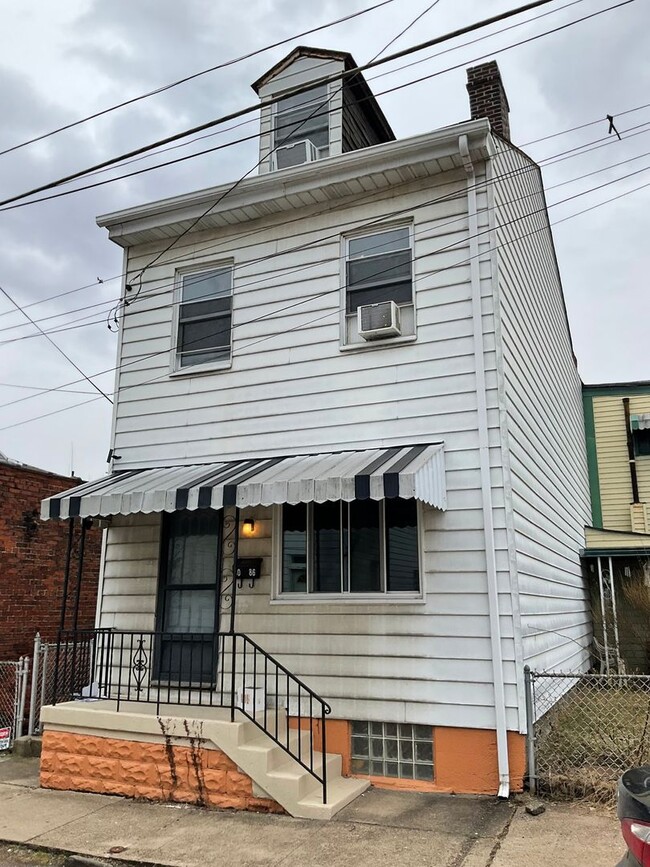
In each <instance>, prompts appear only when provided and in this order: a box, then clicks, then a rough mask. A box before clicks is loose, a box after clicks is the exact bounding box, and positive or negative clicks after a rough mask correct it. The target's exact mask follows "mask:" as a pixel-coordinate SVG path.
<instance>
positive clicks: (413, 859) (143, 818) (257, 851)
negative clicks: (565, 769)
mask: <svg viewBox="0 0 650 867" xmlns="http://www.w3.org/2000/svg"><path fill="white" fill-rule="evenodd" d="M37 774H38V761H37V760H34V759H13V758H11V759H0V840H2V841H6V842H11V843H23V844H29V845H30V846H37V847H43V848H46V849H52V850H57V851H64V852H75V853H81V854H83V855H88V856H92V857H95V858H111V859H114V860H115V861H117V862H119V861H120V860H125V861H129V862H144V863H146V864H156V865H165V867H205V865H206V864H219V865H231V864H232V865H237V867H272V865H282V867H306V865H310V867H343V865H345V867H349V865H359V867H360V865H364V864H370V863H384V864H386V865H390V867H399V865H407V864H408V865H409V867H419V865H431V867H514V865H518V867H521V865H524V867H547V865H548V867H551V865H552V867H564V865H566V867H577V865H581V864H589V865H590V867H613V865H615V864H616V863H617V862H618V860H619V859H620V857H621V855H622V852H623V846H622V843H621V838H620V834H619V830H618V822H617V820H616V818H615V817H614V816H613V815H612V814H611V813H608V812H606V811H603V810H593V809H590V808H588V807H584V806H556V805H553V806H550V807H549V808H548V809H547V811H546V813H544V814H543V815H542V816H539V817H531V816H528V815H526V814H525V812H524V810H523V809H522V808H515V807H513V806H512V805H511V804H509V803H504V802H499V801H496V800H495V799H488V798H481V799H479V798H470V797H452V796H443V795H430V794H418V793H414V792H399V793H398V792H389V791H380V790H376V789H375V790H370V791H369V792H368V793H366V794H365V795H362V796H361V797H360V798H358V799H357V800H356V801H355V802H354V803H353V804H351V805H350V806H349V807H347V808H346V809H345V810H343V811H342V812H341V813H340V814H339V815H338V816H337V817H336V818H335V819H333V820H332V821H331V822H316V821H307V820H303V819H292V818H290V817H288V816H267V815H262V814H254V813H231V812H227V811H223V812H220V811H215V810H204V809H200V808H196V807H186V806H178V805H165V804H148V803H143V802H136V801H130V800H127V799H124V798H116V797H110V796H106V795H89V794H80V793H77V792H54V791H47V790H44V789H39V788H38V776H37ZM111 850H112V851H111Z"/></svg>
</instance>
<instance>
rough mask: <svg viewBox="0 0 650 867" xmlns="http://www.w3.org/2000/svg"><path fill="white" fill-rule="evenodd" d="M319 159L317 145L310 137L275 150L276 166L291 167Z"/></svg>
mask: <svg viewBox="0 0 650 867" xmlns="http://www.w3.org/2000/svg"><path fill="white" fill-rule="evenodd" d="M317 159H318V150H317V148H316V145H315V144H314V143H313V142H311V141H310V140H309V139H308V138H305V139H302V140H301V141H294V142H291V144H286V145H282V147H279V148H278V149H277V150H276V152H275V167H276V168H278V169H289V168H291V166H301V165H302V164H303V163H311V162H313V161H314V160H317Z"/></svg>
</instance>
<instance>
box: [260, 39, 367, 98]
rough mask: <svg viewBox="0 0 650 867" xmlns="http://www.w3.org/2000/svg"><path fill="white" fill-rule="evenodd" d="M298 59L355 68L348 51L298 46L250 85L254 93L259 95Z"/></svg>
mask: <svg viewBox="0 0 650 867" xmlns="http://www.w3.org/2000/svg"><path fill="white" fill-rule="evenodd" d="M299 57H313V58H315V59H316V60H340V61H341V62H342V63H344V64H345V68H346V69H354V67H356V63H355V62H354V58H353V57H352V55H351V54H350V53H349V52H348V51H330V50H329V49H328V48H310V47H309V46H308V45H298V46H296V48H294V49H293V50H292V51H290V52H289V53H288V54H287V56H286V57H283V58H282V60H278V62H277V63H276V64H275V66H272V67H271V68H270V69H269V70H268V71H267V72H265V73H264V75H261V76H260V77H259V78H258V79H257V81H254V82H253V83H252V84H251V87H252V88H253V90H254V91H255V93H259V92H260V88H262V87H264V85H265V84H268V83H269V81H271V79H272V78H275V76H276V75H279V74H280V73H281V72H284V70H285V69H286V68H287V67H288V66H291V64H292V63H293V62H294V61H295V60H297V59H298V58H299Z"/></svg>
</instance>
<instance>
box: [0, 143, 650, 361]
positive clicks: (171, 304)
mask: <svg viewBox="0 0 650 867" xmlns="http://www.w3.org/2000/svg"><path fill="white" fill-rule="evenodd" d="M649 156H650V151H648V152H646V153H643V154H637V155H636V156H634V157H629V158H628V159H625V160H621V161H619V162H617V163H612V164H610V165H607V166H603V167H602V168H599V169H595V170H593V171H590V172H586V173H585V174H582V175H578V176H577V177H573V178H569V179H567V180H564V181H560V182H559V183H557V184H552V185H551V186H548V187H545V191H546V192H549V191H550V190H554V189H558V188H560V187H564V186H566V185H567V184H574V183H577V182H578V181H582V180H585V179H586V178H590V177H593V176H594V175H598V174H602V173H603V172H609V171H611V170H612V169H615V168H618V167H619V166H623V165H627V164H628V163H631V162H635V161H636V160H639V159H643V158H644V157H649ZM534 168H536V166H532V167H531V170H532V169H534ZM648 169H650V166H647V167H645V168H643V169H640V170H639V171H640V172H643V171H647V170H648ZM518 171H520V170H518ZM634 174H635V173H632V174H631V175H630V174H628V175H624V176H622V178H621V179H625V178H627V177H632V176H633V175H634ZM503 179H504V176H499V180H503ZM613 180H614V181H616V180H619V179H618V178H615V179H613ZM494 183H495V181H494V180H492V181H489V182H487V183H485V184H483V186H485V187H487V186H488V185H492V184H494ZM465 195H466V192H465V191H464V190H463V191H461V192H460V193H459V194H458V196H457V198H459V199H461V198H464V196H465ZM534 195H537V193H536V192H535V193H531V194H529V196H534ZM529 196H524V197H520V198H519V199H515V200H513V201H514V202H517V201H521V198H524V199H525V198H528V197H529ZM513 201H510V202H509V203H508V204H512V203H513ZM389 218H391V219H392V218H394V215H393V214H391V215H389ZM465 219H466V217H465V215H464V214H463V215H461V216H460V217H457V218H455V219H453V220H450V221H448V222H447V223H443V224H441V226H440V228H446V227H447V226H450V225H453V224H454V223H458V222H462V221H464V220H465ZM414 234H415V236H417V235H418V234H419V233H417V232H416V233H414ZM380 244H381V242H379V245H380ZM369 249H370V250H371V249H372V247H370V248H369ZM275 255H277V254H275ZM282 255H286V251H285V252H284V253H283V254H282ZM327 261H329V259H318V260H316V261H314V262H310V263H309V265H301V266H296V267H287V268H286V269H283V270H284V271H285V273H288V274H290V276H291V277H293V276H294V275H295V274H296V273H299V272H302V271H306V270H309V269H311V268H315V267H317V266H319V265H322V264H324V263H325V262H327ZM251 264H255V260H252V261H250V262H245V263H242V264H241V265H240V266H239V267H240V268H246V267H250V265H251ZM236 269H237V266H236V265H235V266H233V271H234V270H236ZM205 279H209V277H206V278H205ZM196 282H197V283H198V282H200V278H199V280H197V281H196ZM266 282H268V278H267V277H260V278H258V279H255V280H249V281H247V282H246V281H244V282H241V281H240V282H238V284H237V291H238V292H241V291H242V290H246V289H249V288H250V287H251V286H255V285H259V284H264V283H266ZM171 285H173V284H166V285H165V286H163V287H158V288H157V289H156V291H155V293H153V292H149V293H148V294H147V297H148V298H151V297H157V296H158V295H159V294H166V292H165V290H166V289H168V288H170V286H171ZM182 303H183V302H182V301H181V300H177V301H171V302H169V303H167V304H161V305H157V307H156V310H166V309H173V308H176V307H179V306H180V305H181V304H182ZM102 304H103V306H107V305H108V304H112V302H111V301H106V302H102ZM72 312H76V311H66V313H65V314H63V313H60V314H56V316H55V317H46V318H58V317H60V316H63V315H68V314H70V313H72ZM96 316H97V311H93V312H92V313H90V314H89V315H88V316H87V317H83V318H85V319H91V318H92V317H96ZM40 321H41V322H42V321H45V320H40ZM104 321H105V319H104V316H103V315H102V316H101V318H99V319H94V321H92V322H87V321H86V322H79V321H78V320H77V324H75V325H68V324H65V323H62V324H61V325H59V326H57V327H56V328H53V329H51V330H50V331H48V332H46V333H47V334H60V333H64V332H66V331H75V330H77V329H79V328H89V327H94V326H95V325H100V324H102V323H103V322H104ZM245 324H247V323H245ZM15 327H21V326H5V327H4V328H0V333H2V332H3V331H9V330H12V329H13V328H15ZM39 336H40V335H39V334H26V335H22V336H18V337H12V338H8V339H6V340H0V346H5V345H7V344H10V343H17V342H19V341H21V340H30V339H32V338H35V337H39Z"/></svg>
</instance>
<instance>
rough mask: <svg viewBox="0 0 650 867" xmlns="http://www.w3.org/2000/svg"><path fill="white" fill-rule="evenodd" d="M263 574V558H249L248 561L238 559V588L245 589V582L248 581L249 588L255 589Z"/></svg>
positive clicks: (236, 575) (236, 576) (236, 571)
mask: <svg viewBox="0 0 650 867" xmlns="http://www.w3.org/2000/svg"><path fill="white" fill-rule="evenodd" d="M261 572H262V558H261V557H249V558H246V559H242V558H240V559H238V560H237V566H236V567H235V578H236V579H237V586H238V587H243V585H244V581H248V586H249V587H253V586H254V584H255V582H256V581H257V579H258V578H259V577H260V574H261Z"/></svg>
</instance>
